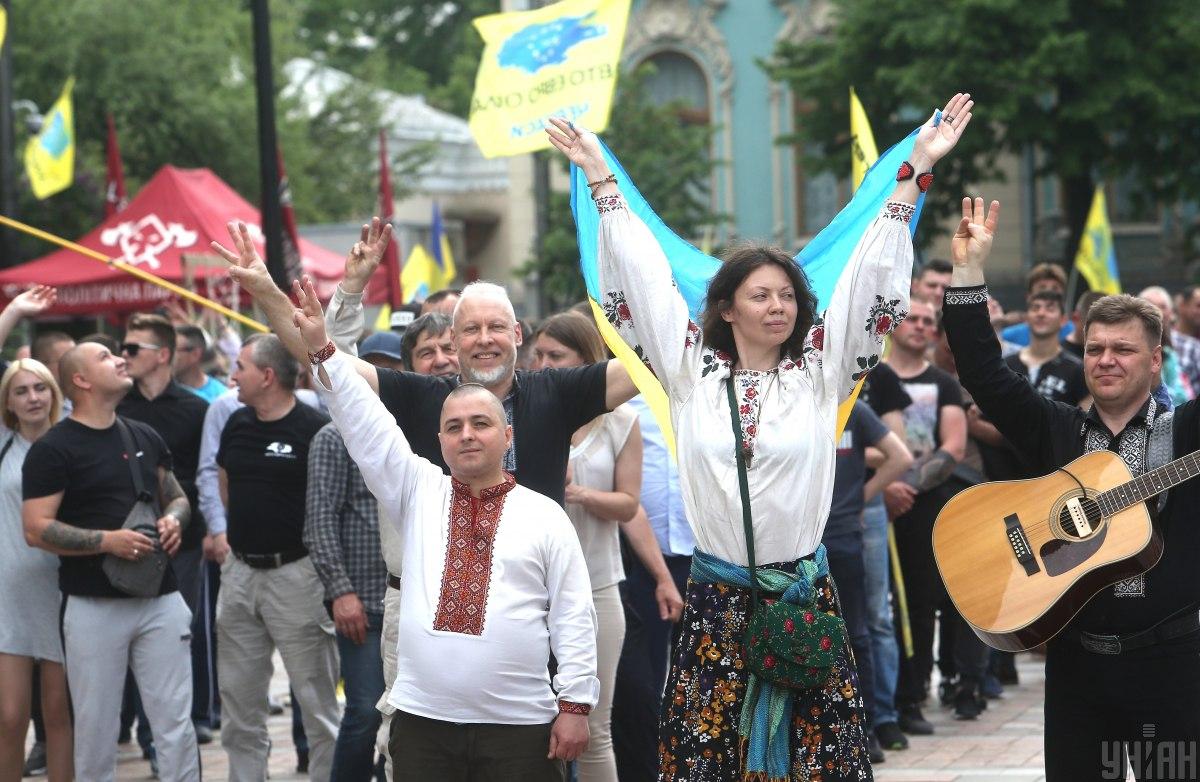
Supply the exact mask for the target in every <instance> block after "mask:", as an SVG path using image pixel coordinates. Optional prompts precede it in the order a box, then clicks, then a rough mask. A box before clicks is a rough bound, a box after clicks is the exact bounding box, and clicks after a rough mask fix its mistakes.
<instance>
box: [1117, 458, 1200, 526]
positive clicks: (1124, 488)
mask: <svg viewBox="0 0 1200 782" xmlns="http://www.w3.org/2000/svg"><path fill="white" fill-rule="evenodd" d="M1197 475H1200V451H1194V452H1192V453H1189V454H1188V455H1187V456H1181V457H1179V458H1178V459H1176V460H1175V461H1173V462H1168V463H1167V464H1164V465H1163V466H1162V467H1156V468H1155V469H1153V470H1150V471H1149V472H1145V473H1142V474H1141V475H1139V476H1138V477H1136V478H1134V479H1133V480H1131V481H1126V482H1125V483H1122V484H1121V485H1120V486H1114V487H1113V488H1111V489H1109V490H1108V491H1103V492H1100V494H1098V495H1097V496H1096V502H1097V503H1098V504H1099V505H1100V510H1101V512H1102V513H1103V514H1104V515H1105V516H1111V515H1113V514H1114V513H1119V512H1120V511H1123V510H1125V509H1126V508H1128V507H1131V506H1133V505H1137V504H1138V503H1139V502H1145V501H1146V500H1148V499H1150V498H1151V497H1153V496H1154V495H1156V494H1161V493H1162V492H1164V491H1166V490H1167V489H1170V488H1171V487H1173V486H1178V485H1179V484H1181V483H1183V482H1184V481H1187V480H1191V479H1192V478H1195V477H1196V476H1197Z"/></svg>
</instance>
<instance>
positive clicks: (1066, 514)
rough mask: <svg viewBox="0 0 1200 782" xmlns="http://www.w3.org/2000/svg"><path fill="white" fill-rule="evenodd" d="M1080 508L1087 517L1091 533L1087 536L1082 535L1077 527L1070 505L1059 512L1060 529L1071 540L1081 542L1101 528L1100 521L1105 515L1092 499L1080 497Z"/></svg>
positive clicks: (1066, 505)
mask: <svg viewBox="0 0 1200 782" xmlns="http://www.w3.org/2000/svg"><path fill="white" fill-rule="evenodd" d="M1079 506H1080V508H1082V509H1083V513H1084V515H1085V516H1086V517H1087V525H1088V530H1089V531H1088V532H1087V533H1086V534H1080V532H1079V529H1078V527H1077V526H1076V525H1075V519H1074V518H1072V516H1071V508H1070V507H1069V505H1068V504H1064V505H1063V506H1062V509H1061V510H1059V512H1058V523H1059V527H1060V528H1061V529H1062V531H1063V534H1064V535H1066V536H1067V538H1068V539H1069V540H1081V539H1082V538H1084V537H1086V536H1087V535H1091V534H1092V533H1094V532H1096V530H1098V529H1099V528H1100V519H1101V517H1102V516H1103V514H1102V513H1101V512H1100V506H1099V505H1098V504H1097V503H1096V501H1095V500H1093V499H1091V498H1090V497H1080V498H1079Z"/></svg>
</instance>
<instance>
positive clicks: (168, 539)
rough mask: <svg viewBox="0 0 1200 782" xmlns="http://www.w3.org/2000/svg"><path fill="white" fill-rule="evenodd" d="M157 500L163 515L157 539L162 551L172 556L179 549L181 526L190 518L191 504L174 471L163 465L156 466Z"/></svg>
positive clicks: (159, 521)
mask: <svg viewBox="0 0 1200 782" xmlns="http://www.w3.org/2000/svg"><path fill="white" fill-rule="evenodd" d="M158 500H159V502H160V503H161V504H162V507H163V515H162V517H161V518H159V520H158V539H159V542H160V543H161V544H162V547H163V551H165V552H167V554H169V555H171V556H174V555H175V552H176V551H178V550H179V544H180V542H181V540H182V538H181V535H182V533H183V528H184V527H186V526H187V525H188V522H190V521H191V519H192V506H191V503H189V502H188V498H187V495H186V494H184V493H183V487H182V486H180V485H179V479H178V478H176V477H175V473H173V472H171V471H170V470H168V469H165V468H163V467H159V468H158Z"/></svg>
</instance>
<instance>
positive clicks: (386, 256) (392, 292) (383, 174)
mask: <svg viewBox="0 0 1200 782" xmlns="http://www.w3.org/2000/svg"><path fill="white" fill-rule="evenodd" d="M389 168H390V165H389V163H388V154H387V138H386V137H385V136H384V132H383V131H382V130H380V131H379V217H380V219H382V220H383V223H384V225H387V224H388V223H391V222H392V215H393V206H392V201H393V199H392V178H391V175H390V173H389V171H388V170H389ZM383 265H384V268H386V269H387V279H388V303H389V304H391V305H392V307H393V308H395V307H399V306H400V305H402V304H403V303H404V296H403V294H402V291H401V290H400V245H399V242H398V241H397V239H396V237H395V236H393V237H392V241H391V242H389V243H388V247H387V250H385V251H384V253H383Z"/></svg>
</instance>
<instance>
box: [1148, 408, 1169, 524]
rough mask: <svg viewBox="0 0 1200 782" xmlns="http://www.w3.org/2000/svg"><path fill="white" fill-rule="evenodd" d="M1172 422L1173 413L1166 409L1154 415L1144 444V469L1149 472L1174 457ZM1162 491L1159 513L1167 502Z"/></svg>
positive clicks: (1159, 499)
mask: <svg viewBox="0 0 1200 782" xmlns="http://www.w3.org/2000/svg"><path fill="white" fill-rule="evenodd" d="M1174 422H1175V413H1174V412H1173V411H1168V412H1166V413H1163V414H1162V415H1159V416H1156V417H1155V418H1154V422H1153V424H1152V425H1151V428H1150V439H1149V442H1148V443H1147V444H1146V471H1147V472H1149V471H1150V470H1153V469H1155V468H1158V467H1162V466H1163V465H1164V464H1167V463H1168V462H1171V461H1173V460H1174V458H1175V438H1174V436H1173V435H1174V430H1175V427H1174ZM1168 493H1169V492H1165V491H1164V492H1163V493H1162V494H1159V495H1158V503H1157V504H1158V510H1159V512H1160V513H1161V512H1162V509H1163V508H1164V507H1165V506H1166V504H1167V494H1168Z"/></svg>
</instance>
